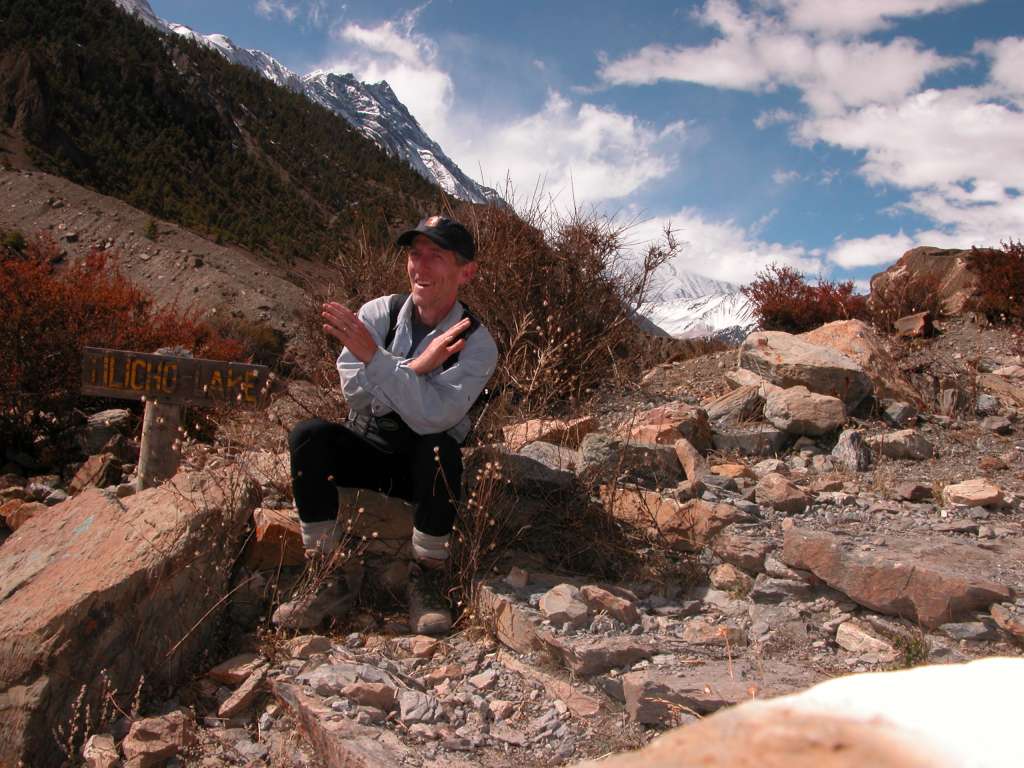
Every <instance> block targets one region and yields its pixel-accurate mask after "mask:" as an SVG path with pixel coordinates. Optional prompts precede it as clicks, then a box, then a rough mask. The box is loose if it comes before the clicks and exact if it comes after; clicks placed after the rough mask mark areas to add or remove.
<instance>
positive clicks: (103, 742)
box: [82, 733, 121, 768]
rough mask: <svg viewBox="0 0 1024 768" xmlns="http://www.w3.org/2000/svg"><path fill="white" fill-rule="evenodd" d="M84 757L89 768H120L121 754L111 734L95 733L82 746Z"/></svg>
mask: <svg viewBox="0 0 1024 768" xmlns="http://www.w3.org/2000/svg"><path fill="white" fill-rule="evenodd" d="M82 758H83V759H84V760H85V765H86V767H87V768H118V766H120V765H121V759H120V758H121V756H120V754H119V753H118V751H117V744H115V743H114V737H113V736H111V735H110V734H107V733H103V734H94V735H92V736H90V737H89V738H88V739H87V740H86V742H85V744H84V745H83V746H82Z"/></svg>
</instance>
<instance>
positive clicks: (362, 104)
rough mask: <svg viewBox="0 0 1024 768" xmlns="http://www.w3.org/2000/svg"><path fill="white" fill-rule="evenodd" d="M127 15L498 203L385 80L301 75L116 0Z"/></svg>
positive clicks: (455, 186) (465, 194)
mask: <svg viewBox="0 0 1024 768" xmlns="http://www.w3.org/2000/svg"><path fill="white" fill-rule="evenodd" d="M114 2H116V3H117V5H119V6H120V7H121V8H122V9H124V10H125V11H127V12H128V13H131V14H134V15H135V16H138V17H139V18H140V19H142V20H143V21H145V22H146V23H147V24H149V25H151V26H153V27H156V28H157V29H160V30H162V31H164V32H168V33H172V34H176V35H181V36H182V37H187V38H189V39H191V40H194V41H195V42H197V43H199V44H200V45H205V46H207V47H208V48H212V49H213V50H215V51H217V52H218V53H220V54H221V55H222V56H223V57H224V58H226V59H227V60H228V61H230V62H232V63H234V64H241V65H242V66H243V67H248V68H249V69H252V70H254V71H256V72H258V73H260V74H261V75H263V76H264V77H265V78H267V79H268V80H270V81H271V82H274V83H276V84H277V85H280V86H282V87H284V88H289V89H291V90H293V91H297V92H299V93H303V94H305V95H306V96H307V97H308V98H309V99H311V100H312V101H315V102H316V103H317V104H320V105H322V106H324V107H326V108H327V109H329V110H330V111H331V112H334V113H335V114H337V115H339V116H341V117H342V118H344V119H345V120H347V121H348V122H349V124H350V125H352V126H353V127H354V128H355V129H356V130H358V131H359V132H360V133H361V134H363V135H364V136H366V137H367V138H368V139H370V140H371V141H373V142H374V143H375V144H376V145H377V146H378V147H380V148H381V149H383V150H384V151H385V152H387V153H388V154H389V155H391V156H392V157H397V158H400V159H402V160H405V161H406V162H407V163H409V165H411V166H412V167H413V169H414V170H415V171H416V172H417V173H419V174H420V175H421V176H423V177H424V178H425V179H427V180H429V181H432V182H434V183H435V184H437V185H438V186H439V187H441V188H442V189H443V190H444V191H445V192H447V193H448V194H450V195H452V196H454V197H457V198H459V199H461V200H467V201H469V202H473V203H487V202H491V201H493V200H495V199H497V197H498V195H497V193H496V192H495V191H494V190H492V189H490V188H488V187H484V186H483V185H481V184H477V183H476V182H475V181H473V180H472V179H471V178H469V177H468V176H467V175H466V174H465V173H463V172H462V169H460V168H459V166H458V165H456V164H455V161H454V160H452V159H451V158H450V157H448V155H446V154H445V153H444V151H443V150H442V149H441V147H440V146H439V145H438V144H437V142H435V141H434V140H433V139H431V138H430V137H429V136H428V135H427V134H426V132H425V131H424V130H423V129H422V128H421V127H420V125H419V123H418V122H416V118H414V117H413V116H412V115H411V114H410V113H409V110H408V109H406V107H405V105H404V104H402V102H401V101H399V100H398V97H397V96H396V95H395V92H394V91H392V90H391V86H389V85H388V84H387V83H386V82H385V81H383V80H382V81H381V82H379V83H363V82H360V81H359V80H356V79H355V78H354V77H353V76H352V75H337V74H334V73H331V72H311V73H309V74H308V75H305V76H300V75H298V74H296V73H295V72H292V71H291V70H290V69H288V68H287V67H286V66H284V65H283V64H282V63H281V62H279V61H278V60H277V59H275V58H274V57H273V56H271V55H270V54H268V53H265V52H264V51H260V50H257V49H255V48H241V47H240V46H237V45H235V43H234V42H232V40H231V38H229V37H226V36H225V35H204V34H201V33H199V32H196V31H195V30H193V29H191V28H190V27H187V26H185V25H184V24H175V23H173V22H169V21H165V20H164V19H161V18H159V17H158V16H157V15H156V14H155V13H154V12H153V9H152V8H151V7H150V5H149V2H148V0H114Z"/></svg>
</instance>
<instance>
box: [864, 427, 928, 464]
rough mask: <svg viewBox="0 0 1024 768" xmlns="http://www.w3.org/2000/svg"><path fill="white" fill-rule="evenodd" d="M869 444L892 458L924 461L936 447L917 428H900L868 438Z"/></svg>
mask: <svg viewBox="0 0 1024 768" xmlns="http://www.w3.org/2000/svg"><path fill="white" fill-rule="evenodd" d="M867 442H868V445H870V446H871V447H872V448H875V449H877V450H878V451H879V453H881V454H882V455H883V456H888V457H889V458H890V459H910V460H911V461H924V460H925V459H930V458H931V457H932V456H933V455H934V453H935V447H934V446H933V445H932V444H931V442H930V441H929V440H928V438H926V437H925V436H924V435H922V434H921V433H920V432H918V431H917V430H916V429H900V430H897V431H896V432H887V433H885V434H881V435H874V436H873V437H869V438H868V441H867Z"/></svg>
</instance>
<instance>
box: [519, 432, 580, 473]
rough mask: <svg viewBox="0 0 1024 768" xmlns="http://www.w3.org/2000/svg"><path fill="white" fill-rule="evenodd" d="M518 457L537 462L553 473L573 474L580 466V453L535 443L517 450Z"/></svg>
mask: <svg viewBox="0 0 1024 768" xmlns="http://www.w3.org/2000/svg"><path fill="white" fill-rule="evenodd" d="M518 453H519V455H520V456H525V457H526V458H528V459H533V460H534V461H539V462H540V463H541V464H543V465H544V466H545V467H547V468H548V469H550V470H552V471H553V472H575V471H576V468H577V467H579V464H580V452H579V451H577V450H574V449H572V448H566V447H565V446H561V445H554V444H552V443H545V442H541V441H539V440H538V441H536V442H533V443H528V444H527V445H524V446H523V447H522V448H520V449H519V452H518Z"/></svg>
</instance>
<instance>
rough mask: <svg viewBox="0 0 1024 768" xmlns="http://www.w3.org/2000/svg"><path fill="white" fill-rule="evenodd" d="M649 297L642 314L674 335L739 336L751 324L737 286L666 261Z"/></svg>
mask: <svg viewBox="0 0 1024 768" xmlns="http://www.w3.org/2000/svg"><path fill="white" fill-rule="evenodd" d="M651 295H652V300H651V301H650V302H649V303H648V304H646V305H644V306H643V307H641V310H640V311H641V313H642V314H643V315H644V316H645V317H646V318H647V319H648V320H650V321H651V322H652V323H654V324H655V325H657V326H658V327H659V328H661V329H662V330H664V331H665V332H667V333H668V334H669V335H670V336H675V337H676V338H680V339H685V338H696V337H701V336H715V337H722V338H726V339H733V338H742V337H743V336H745V335H746V333H747V332H748V331H749V330H751V329H752V328H753V326H754V319H753V316H752V314H751V311H750V305H749V303H748V302H747V298H746V297H745V296H744V295H743V294H742V293H740V289H739V286H738V285H735V284H733V283H727V282H725V281H723V280H714V279H712V278H710V277H704V276H703V275H698V274H696V273H694V272H688V271H687V270H684V269H680V268H678V267H676V266H675V265H672V264H666V265H665V266H664V267H663V268H662V270H661V271H659V273H658V274H657V275H656V276H655V284H654V289H653V290H652V294H651Z"/></svg>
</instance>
